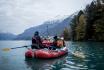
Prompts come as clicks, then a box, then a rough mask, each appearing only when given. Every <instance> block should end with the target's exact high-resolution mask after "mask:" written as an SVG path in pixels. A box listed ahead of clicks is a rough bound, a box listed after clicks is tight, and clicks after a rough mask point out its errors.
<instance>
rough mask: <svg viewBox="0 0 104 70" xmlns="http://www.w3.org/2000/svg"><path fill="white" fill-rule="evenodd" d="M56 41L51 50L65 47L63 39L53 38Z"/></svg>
mask: <svg viewBox="0 0 104 70" xmlns="http://www.w3.org/2000/svg"><path fill="white" fill-rule="evenodd" d="M53 39H54V41H53V44H52V46H51V47H50V49H52V50H55V49H57V48H62V47H65V42H64V39H63V38H58V37H57V36H54V37H53Z"/></svg>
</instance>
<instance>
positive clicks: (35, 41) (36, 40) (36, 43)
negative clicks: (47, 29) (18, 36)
mask: <svg viewBox="0 0 104 70" xmlns="http://www.w3.org/2000/svg"><path fill="white" fill-rule="evenodd" d="M31 48H32V49H40V48H43V45H42V40H41V38H40V36H39V32H38V31H36V32H35V33H34V36H33V37H32V46H31Z"/></svg>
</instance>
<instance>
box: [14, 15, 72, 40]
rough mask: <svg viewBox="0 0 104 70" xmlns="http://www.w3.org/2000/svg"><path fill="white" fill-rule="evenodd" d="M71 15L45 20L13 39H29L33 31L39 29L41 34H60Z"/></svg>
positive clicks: (66, 25)
mask: <svg viewBox="0 0 104 70" xmlns="http://www.w3.org/2000/svg"><path fill="white" fill-rule="evenodd" d="M71 19H72V15H71V16H69V17H65V18H63V19H62V18H61V19H56V20H52V21H46V22H44V23H43V24H42V25H39V26H35V27H31V28H29V29H26V30H25V31H24V32H23V33H22V34H19V35H18V36H17V37H16V38H15V39H19V40H21V39H25V40H27V39H31V37H32V36H33V34H34V32H35V31H39V32H40V35H41V36H47V35H49V36H53V35H61V34H62V32H63V30H64V28H65V27H69V23H70V21H71Z"/></svg>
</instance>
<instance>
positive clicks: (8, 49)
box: [2, 45, 30, 51]
mask: <svg viewBox="0 0 104 70" xmlns="http://www.w3.org/2000/svg"><path fill="white" fill-rule="evenodd" d="M29 46H30V45H29ZM29 46H21V47H14V48H4V49H2V50H3V51H10V50H11V49H17V48H24V47H26V48H27V47H29Z"/></svg>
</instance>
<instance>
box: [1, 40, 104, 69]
mask: <svg viewBox="0 0 104 70" xmlns="http://www.w3.org/2000/svg"><path fill="white" fill-rule="evenodd" d="M24 45H31V41H0V70H104V42H66V45H67V48H68V51H69V52H68V54H67V55H65V56H63V57H60V58H56V59H48V60H42V59H25V57H24V54H25V52H26V51H27V49H26V48H20V49H14V50H10V51H8V52H7V51H3V50H2V49H3V48H10V47H20V46H24ZM75 51H80V52H82V53H84V54H85V56H86V58H79V57H76V56H74V55H73V54H72V52H75Z"/></svg>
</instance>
